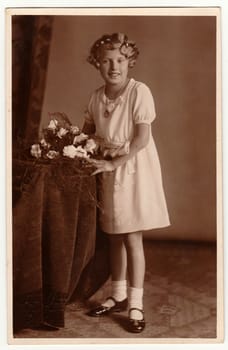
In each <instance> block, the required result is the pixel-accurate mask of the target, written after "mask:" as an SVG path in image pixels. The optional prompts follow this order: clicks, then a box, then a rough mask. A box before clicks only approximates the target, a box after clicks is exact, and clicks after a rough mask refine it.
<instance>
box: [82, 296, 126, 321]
mask: <svg viewBox="0 0 228 350" xmlns="http://www.w3.org/2000/svg"><path fill="white" fill-rule="evenodd" d="M109 299H111V300H113V301H114V303H115V304H114V305H113V306H110V307H109V306H104V305H99V306H97V307H95V308H94V309H92V310H90V311H89V312H88V313H87V315H88V316H92V317H99V316H104V315H107V314H108V313H110V312H121V311H125V310H127V305H128V301H127V298H126V299H124V300H122V301H116V300H115V299H114V298H113V297H108V298H107V299H106V300H109Z"/></svg>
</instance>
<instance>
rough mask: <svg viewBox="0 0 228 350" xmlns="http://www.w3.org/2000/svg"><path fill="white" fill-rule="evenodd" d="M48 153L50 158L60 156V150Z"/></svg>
mask: <svg viewBox="0 0 228 350" xmlns="http://www.w3.org/2000/svg"><path fill="white" fill-rule="evenodd" d="M46 155H47V157H48V158H49V159H54V158H56V157H58V155H59V152H57V151H48V153H47V154H46Z"/></svg>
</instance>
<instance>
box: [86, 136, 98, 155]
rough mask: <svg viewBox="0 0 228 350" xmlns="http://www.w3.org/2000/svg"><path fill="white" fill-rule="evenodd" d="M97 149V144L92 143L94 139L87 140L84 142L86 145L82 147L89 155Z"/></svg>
mask: <svg viewBox="0 0 228 350" xmlns="http://www.w3.org/2000/svg"><path fill="white" fill-rule="evenodd" d="M96 148H97V144H96V142H95V141H94V139H89V140H87V142H86V145H85V147H84V149H85V150H86V151H87V152H90V153H92V154H93V153H94V151H95V150H96Z"/></svg>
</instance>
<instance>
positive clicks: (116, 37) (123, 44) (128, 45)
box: [87, 33, 139, 69]
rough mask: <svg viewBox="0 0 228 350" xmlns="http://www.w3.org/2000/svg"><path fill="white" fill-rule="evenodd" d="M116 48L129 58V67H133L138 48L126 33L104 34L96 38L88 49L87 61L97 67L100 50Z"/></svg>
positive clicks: (98, 65)
mask: <svg viewBox="0 0 228 350" xmlns="http://www.w3.org/2000/svg"><path fill="white" fill-rule="evenodd" d="M117 48H118V49H119V50H120V53H121V54H122V55H124V56H125V57H126V58H128V59H129V67H133V66H134V65H135V62H136V59H137V57H138V55H139V50H138V48H137V47H136V44H135V42H134V41H130V40H128V37H127V35H125V34H123V33H113V34H105V35H103V36H102V37H101V38H99V39H98V40H96V41H95V43H94V44H93V45H92V47H91V49H90V54H89V56H88V58H87V61H88V62H89V63H90V64H92V65H93V66H95V67H96V68H97V69H99V67H100V57H101V53H102V50H104V49H105V50H114V49H117Z"/></svg>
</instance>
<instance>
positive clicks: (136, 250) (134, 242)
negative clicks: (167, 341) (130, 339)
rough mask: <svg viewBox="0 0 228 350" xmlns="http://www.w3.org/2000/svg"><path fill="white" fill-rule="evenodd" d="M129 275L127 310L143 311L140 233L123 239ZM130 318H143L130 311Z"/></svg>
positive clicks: (141, 240) (142, 266)
mask: <svg viewBox="0 0 228 350" xmlns="http://www.w3.org/2000/svg"><path fill="white" fill-rule="evenodd" d="M125 246H126V249H127V261H128V273H129V282H130V288H129V308H130V309H131V308H137V309H141V310H142V309H143V285H144V275H145V256H144V249H143V237H142V233H141V232H134V233H129V234H127V235H126V237H125ZM130 317H131V318H133V319H136V320H140V319H142V318H143V315H142V313H141V312H140V311H137V310H132V311H131V314H130Z"/></svg>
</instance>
